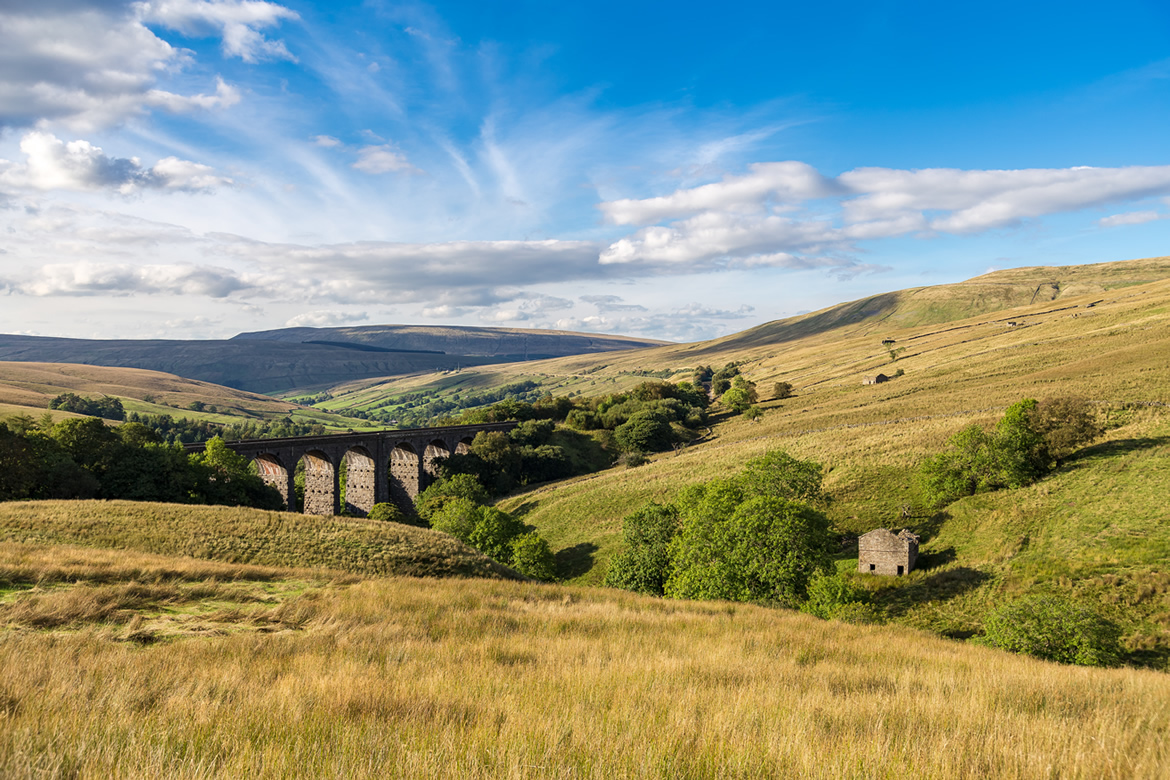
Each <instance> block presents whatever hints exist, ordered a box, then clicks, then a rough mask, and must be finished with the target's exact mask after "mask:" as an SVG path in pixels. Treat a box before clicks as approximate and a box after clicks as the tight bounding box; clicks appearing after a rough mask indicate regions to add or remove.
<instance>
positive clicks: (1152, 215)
mask: <svg viewBox="0 0 1170 780" xmlns="http://www.w3.org/2000/svg"><path fill="white" fill-rule="evenodd" d="M1159 219H1170V214H1162V213H1160V212H1157V211H1130V212H1127V213H1125V214H1113V215H1112V216H1108V217H1104V218H1102V219H1099V220H1097V224H1098V225H1100V226H1101V227H1107V228H1109V227H1119V226H1121V225H1141V224H1144V223H1146V222H1156V221H1157V220H1159Z"/></svg>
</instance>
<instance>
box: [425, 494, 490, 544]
mask: <svg viewBox="0 0 1170 780" xmlns="http://www.w3.org/2000/svg"><path fill="white" fill-rule="evenodd" d="M481 508H482V507H480V506H479V505H478V504H476V503H475V502H474V501H472V500H471V499H468V498H457V497H450V498H449V499H448V500H447V501H445V502H444V503H443V506H442V507H441V508H439V509H438V511H436V512H434V513H433V514H432V515H431V517H430V521H431V528H434V529H435V530H436V531H442V532H443V533H445V534H450V535H451V536H454V537H455V538H456V539H458V540H459V541H461V542H463V543H464V544H471V535H472V533H473V532H474V531H475V527H476V525H478V524H479V521H480V519H481V517H482V515H481V512H480V510H481ZM473 546H474V545H473Z"/></svg>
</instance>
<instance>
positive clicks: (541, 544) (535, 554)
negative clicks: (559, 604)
mask: <svg viewBox="0 0 1170 780" xmlns="http://www.w3.org/2000/svg"><path fill="white" fill-rule="evenodd" d="M512 568H514V569H515V570H516V571H518V572H520V573H521V574H523V575H524V576H525V577H530V578H532V579H534V580H544V581H545V582H551V581H553V580H555V579H556V576H557V560H556V556H554V555H553V553H552V550H551V549H550V548H549V546H548V542H547V541H546V540H545V539H544V538H543V537H541V536H540V535H539V534H537V533H535V532H529V533H525V534H520V535H519V536H517V537H516V538H515V539H513V540H512Z"/></svg>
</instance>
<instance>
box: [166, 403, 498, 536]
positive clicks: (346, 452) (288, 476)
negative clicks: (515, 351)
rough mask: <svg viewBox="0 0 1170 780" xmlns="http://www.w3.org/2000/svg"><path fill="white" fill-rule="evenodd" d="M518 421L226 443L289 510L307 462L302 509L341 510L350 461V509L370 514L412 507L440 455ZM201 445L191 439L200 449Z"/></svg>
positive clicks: (347, 497)
mask: <svg viewBox="0 0 1170 780" xmlns="http://www.w3.org/2000/svg"><path fill="white" fill-rule="evenodd" d="M515 427H516V423H514V422H502V423H484V424H482V425H451V426H447V427H444V428H408V429H405V430H398V431H372V432H366V433H338V434H330V435H328V436H294V437H289V438H284V439H250V440H247V441H230V442H226V444H227V446H228V448H229V449H231V450H233V451H234V452H238V453H239V454H240V455H243V456H245V457H248V458H251V459H252V460H254V461H255V462H256V467H257V469H258V470H259V472H260V478H261V479H263V480H264V481H265V482H266V483H267V484H269V485H272V486H273V487H275V488H276V489H277V490H278V491H280V495H281V496H282V497H283V498H284V504H285V506H286V507H289V508H290V509H293V508H295V506H296V491H295V489H294V487H293V475H294V473H295V471H296V466H297V463H298V462H299V461H301V460H302V459H303V460H304V466H305V500H304V512H305V514H309V515H337V514H340V513H341V509H342V506H341V480H340V477H341V466H342V464H343V463H344V464H345V507H344V508H345V509H346V510H347V511H348V512H349V513H351V514H354V515H361V516H364V515H366V514H368V513H369V511H370V508H371V507H373V506H374V504H376V503H382V502H389V501H392V502H394V503H395V504H397V505H398V506H399V507H401V508H402V509H404V510H406V509H409V508H410V506H411V504H412V502H413V500H414V497H415V496H417V495H418V494H419V492H421V491H422V490H423V489H424V488H425V487H426V486H427V485H428V484H430V482H431V481H432V480H433V479H434V478H435V477H436V476H437V471H438V469H437V466H436V464H435V460H436V459H438V458H445V457H447V456H449V455H455V454H460V453H463V452H466V451H467V447H468V445H469V444H471V440H472V439H473V438H475V434H477V433H479V432H481V431H508V430H511V429H512V428H515ZM203 447H204V445H203V444H201V443H200V444H188V445H187V446H186V450H187V451H188V452H201V451H202V450H203Z"/></svg>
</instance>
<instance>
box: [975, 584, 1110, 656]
mask: <svg viewBox="0 0 1170 780" xmlns="http://www.w3.org/2000/svg"><path fill="white" fill-rule="evenodd" d="M983 630H984V635H983V642H984V643H985V644H988V645H991V646H992V647H998V648H1000V649H1003V650H1008V651H1010V652H1013V653H1023V654H1025V655H1031V656H1035V657H1037V658H1043V659H1046V660H1049V661H1058V662H1060V663H1065V664H1077V665H1080V666H1114V665H1116V664H1117V662H1118V659H1119V658H1120V656H1121V629H1120V628H1118V626H1117V625H1116V624H1115V623H1113V622H1112V621H1109V620H1106V619H1105V618H1102V617H1101V616H1100V615H1098V614H1097V613H1096V612H1094V611H1093V610H1092V609H1090V608H1089V607H1087V606H1083V605H1079V604H1076V603H1074V602H1071V601H1068V600H1067V599H1063V598H1059V597H1056V596H1025V597H1023V598H1020V599H1017V600H1015V601H1010V602H1008V603H1006V604H1004V605H1002V606H1000V607H999V608H997V609H995V610H992V612H990V613H989V614H988V615H987V617H986V618H985V620H984V623H983Z"/></svg>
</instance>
